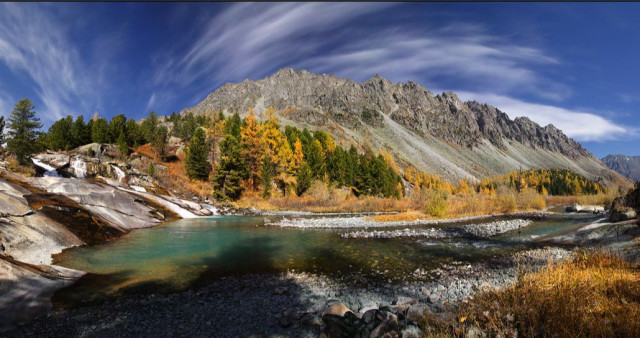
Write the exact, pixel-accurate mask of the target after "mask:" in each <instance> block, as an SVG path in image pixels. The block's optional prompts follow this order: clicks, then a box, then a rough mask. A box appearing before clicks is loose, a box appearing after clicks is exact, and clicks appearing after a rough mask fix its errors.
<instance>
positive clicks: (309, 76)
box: [181, 68, 622, 184]
mask: <svg viewBox="0 0 640 338" xmlns="http://www.w3.org/2000/svg"><path fill="white" fill-rule="evenodd" d="M268 107H273V108H274V109H275V111H276V113H277V114H278V116H279V118H280V120H281V122H282V125H293V126H296V127H299V128H309V129H310V130H318V129H320V130H323V131H325V132H329V133H331V134H332V135H333V136H334V138H335V139H336V142H337V143H338V144H340V145H342V146H343V147H349V146H350V145H352V144H353V145H355V146H356V147H357V148H358V149H359V150H361V151H362V150H364V148H369V149H372V150H374V151H377V150H378V149H385V150H386V151H388V152H389V153H390V154H391V155H392V156H393V157H394V160H395V161H396V163H397V164H398V165H399V166H400V167H402V168H406V167H410V166H411V167H415V168H417V169H420V170H423V171H427V172H430V173H432V174H435V175H438V176H440V177H442V178H444V179H446V180H448V181H450V182H457V181H458V180H461V179H465V178H466V179H472V180H473V179H478V180H479V179H481V178H483V177H487V176H493V175H502V174H506V173H508V172H510V171H514V170H519V169H539V168H565V169H567V168H568V169H570V170H572V171H574V172H576V173H579V174H581V175H583V176H585V177H587V178H590V179H598V178H601V179H602V180H603V181H604V183H605V184H608V183H610V182H619V181H620V180H621V179H622V177H620V176H619V175H618V174H617V173H615V172H614V171H613V170H610V169H609V168H607V167H606V166H605V165H603V163H602V162H600V161H599V160H598V159H596V158H595V157H594V156H593V155H592V154H590V153H589V152H588V151H587V150H586V149H584V148H583V147H582V146H581V145H580V144H579V143H577V142H576V141H574V140H572V139H570V138H568V137H567V136H566V135H564V134H563V133H562V131H560V130H558V129H557V128H555V127H553V126H552V125H548V126H546V127H541V126H539V125H538V124H536V123H534V122H532V121H531V120H529V119H527V118H526V117H520V118H516V119H515V120H511V119H509V117H508V116H507V114H505V113H503V112H501V111H500V110H499V109H497V108H495V107H492V106H489V105H487V104H481V103H478V102H463V101H461V100H460V99H459V98H458V97H457V96H456V95H455V94H454V93H450V92H445V93H442V94H440V95H434V94H433V93H431V92H430V91H428V90H427V89H426V88H424V87H423V86H421V85H419V84H417V83H415V82H406V83H392V82H390V81H389V80H386V79H384V78H382V77H381V76H378V75H376V76H374V77H373V78H371V79H369V80H367V81H364V82H362V83H357V82H354V81H352V80H349V79H343V78H338V77H336V76H334V75H327V74H322V75H317V74H313V73H309V72H307V71H304V70H302V71H294V70H293V69H290V68H285V69H282V70H280V71H279V72H277V73H275V74H274V75H272V76H270V77H267V78H264V79H262V80H259V81H250V80H245V81H243V82H241V83H235V84H234V83H228V84H225V85H224V86H222V87H220V88H219V89H217V90H216V91H214V92H212V93H211V94H209V95H208V97H207V98H206V99H205V100H203V101H202V102H201V103H199V104H197V105H196V106H194V107H191V108H187V109H184V110H182V111H181V114H186V113H188V112H193V113H196V114H213V113H215V112H218V111H220V110H222V111H224V112H225V113H226V114H231V113H235V112H237V113H239V114H240V115H241V116H246V115H247V114H248V112H249V110H250V109H253V110H254V111H255V113H256V114H257V117H258V118H259V119H265V118H266V116H265V115H264V112H265V111H266V109H267V108H268Z"/></svg>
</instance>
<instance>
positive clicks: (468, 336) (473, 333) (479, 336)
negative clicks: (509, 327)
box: [464, 326, 487, 338]
mask: <svg viewBox="0 0 640 338" xmlns="http://www.w3.org/2000/svg"><path fill="white" fill-rule="evenodd" d="M486 336H487V334H486V333H484V332H483V331H482V330H480V329H479V328H477V327H475V326H471V327H469V328H468V329H467V332H465V334H464V337H465V338H484V337H486Z"/></svg>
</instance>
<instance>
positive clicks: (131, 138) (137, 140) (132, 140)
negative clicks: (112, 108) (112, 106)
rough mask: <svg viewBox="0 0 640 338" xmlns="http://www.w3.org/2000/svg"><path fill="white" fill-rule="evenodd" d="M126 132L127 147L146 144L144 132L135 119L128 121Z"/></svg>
mask: <svg viewBox="0 0 640 338" xmlns="http://www.w3.org/2000/svg"><path fill="white" fill-rule="evenodd" d="M125 132H126V137H127V145H129V146H130V147H133V146H134V145H140V144H142V143H144V136H143V135H142V130H140V126H139V125H138V123H137V122H136V121H135V120H134V119H130V120H127V125H126V127H125Z"/></svg>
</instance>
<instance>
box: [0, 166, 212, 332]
mask: <svg viewBox="0 0 640 338" xmlns="http://www.w3.org/2000/svg"><path fill="white" fill-rule="evenodd" d="M42 159H43V160H44V161H48V162H50V163H52V164H56V165H59V164H60V163H59V162H60V161H56V159H57V157H51V156H50V157H49V158H44V157H43V158H42ZM68 161H69V160H68V157H67V164H68ZM62 162H64V161H62ZM111 183H112V184H109V182H108V180H107V182H105V181H100V180H93V179H88V180H85V179H72V178H64V177H62V176H61V175H58V176H47V177H24V176H22V175H19V174H15V173H12V172H10V171H9V170H7V169H6V168H3V167H2V164H1V163H0V331H2V330H5V329H8V328H10V327H11V326H13V325H15V324H16V323H19V322H23V321H25V320H29V319H31V318H33V317H34V316H38V315H41V314H44V313H46V312H47V311H48V310H49V309H50V308H51V301H50V298H51V296H52V295H53V293H54V292H55V291H56V290H58V289H60V288H62V287H65V286H68V285H70V284H72V283H73V282H75V281H76V280H77V279H78V278H80V276H82V275H84V273H83V272H80V271H73V270H69V269H64V268H61V267H57V266H54V265H52V259H51V257H52V255H53V254H57V253H60V252H61V251H62V250H64V249H67V248H71V247H74V246H81V245H93V244H100V243H104V242H107V241H110V240H114V239H116V238H118V237H119V236H121V235H124V234H126V233H127V232H129V231H131V230H133V229H139V228H146V227H152V226H156V225H158V224H161V223H162V222H164V221H166V220H171V219H177V218H180V217H184V215H185V214H189V215H192V216H195V215H211V214H213V213H215V211H216V210H215V208H213V207H212V206H210V205H205V206H203V205H201V204H198V203H194V202H190V201H184V200H180V199H177V198H175V197H170V196H166V197H158V196H155V195H152V194H150V193H140V192H136V193H131V192H128V191H126V190H123V189H122V187H121V185H123V184H124V183H118V182H111ZM189 210H191V211H189Z"/></svg>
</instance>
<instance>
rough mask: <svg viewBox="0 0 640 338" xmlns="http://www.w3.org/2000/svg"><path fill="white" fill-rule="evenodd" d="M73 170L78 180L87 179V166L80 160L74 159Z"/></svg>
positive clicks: (72, 162)
mask: <svg viewBox="0 0 640 338" xmlns="http://www.w3.org/2000/svg"><path fill="white" fill-rule="evenodd" d="M71 169H72V170H73V175H74V176H75V177H77V178H86V177H87V164H86V163H85V162H84V161H83V160H81V159H79V158H77V157H76V158H74V159H73V161H71Z"/></svg>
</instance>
